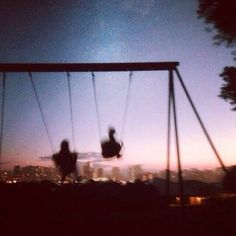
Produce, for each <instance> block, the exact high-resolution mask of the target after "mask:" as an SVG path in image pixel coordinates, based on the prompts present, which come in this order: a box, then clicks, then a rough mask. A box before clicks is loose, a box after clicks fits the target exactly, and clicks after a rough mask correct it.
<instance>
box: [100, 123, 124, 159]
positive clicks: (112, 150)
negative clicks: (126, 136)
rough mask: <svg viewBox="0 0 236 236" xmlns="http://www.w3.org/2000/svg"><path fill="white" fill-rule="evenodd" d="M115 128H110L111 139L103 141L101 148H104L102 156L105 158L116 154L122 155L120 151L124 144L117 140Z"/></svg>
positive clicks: (117, 155)
mask: <svg viewBox="0 0 236 236" xmlns="http://www.w3.org/2000/svg"><path fill="white" fill-rule="evenodd" d="M115 132H116V131H115V129H114V128H112V127H111V128H109V131H108V135H109V139H108V140H105V141H102V143H101V148H102V156H103V157H104V158H110V157H114V156H116V157H117V158H120V157H121V154H120V151H121V148H122V146H123V144H122V142H121V144H120V143H119V142H117V141H116V139H115V137H114V135H115Z"/></svg>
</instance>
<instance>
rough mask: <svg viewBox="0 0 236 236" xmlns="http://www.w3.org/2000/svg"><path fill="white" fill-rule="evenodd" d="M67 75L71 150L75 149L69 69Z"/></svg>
mask: <svg viewBox="0 0 236 236" xmlns="http://www.w3.org/2000/svg"><path fill="white" fill-rule="evenodd" d="M66 76H67V85H68V92H69V103H70V121H71V135H72V145H73V150H75V132H74V130H75V129H74V119H73V110H72V96H71V74H70V72H69V71H67V73H66Z"/></svg>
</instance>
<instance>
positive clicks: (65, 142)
mask: <svg viewBox="0 0 236 236" xmlns="http://www.w3.org/2000/svg"><path fill="white" fill-rule="evenodd" d="M61 151H62V152H65V151H66V152H68V151H69V142H68V140H66V139H64V140H62V141H61Z"/></svg>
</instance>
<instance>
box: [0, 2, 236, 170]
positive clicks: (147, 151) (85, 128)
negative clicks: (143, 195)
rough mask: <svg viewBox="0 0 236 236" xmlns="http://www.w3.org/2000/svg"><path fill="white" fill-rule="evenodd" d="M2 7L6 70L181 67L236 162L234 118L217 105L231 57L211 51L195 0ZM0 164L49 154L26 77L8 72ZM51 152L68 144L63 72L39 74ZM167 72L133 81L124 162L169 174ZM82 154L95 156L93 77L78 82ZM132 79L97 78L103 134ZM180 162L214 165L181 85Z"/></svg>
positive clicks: (118, 113) (117, 116)
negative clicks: (50, 65)
mask: <svg viewBox="0 0 236 236" xmlns="http://www.w3.org/2000/svg"><path fill="white" fill-rule="evenodd" d="M0 3H1V8H0V42H1V46H0V63H13V62H133V61H147V62H148V61H179V62H180V72H181V74H182V76H183V78H184V80H185V81H186V85H187V87H188V88H189V90H190V92H191V94H192V96H193V99H194V101H195V103H196V105H197V107H198V109H199V111H200V113H201V115H202V117H203V120H204V121H205V123H206V125H207V127H208V128H209V131H210V133H212V136H213V137H214V138H213V140H214V141H215V142H216V145H217V146H219V149H220V153H222V155H223V159H225V160H226V164H227V163H230V164H232V163H234V158H235V157H234V153H235V145H234V144H233V140H235V138H236V129H235V121H236V118H235V113H233V112H231V111H230V106H229V104H227V103H226V102H224V101H223V100H221V99H219V98H218V97H217V95H218V93H219V88H220V86H221V83H222V81H221V79H220V78H219V77H218V74H219V73H220V72H221V70H222V68H223V67H224V66H226V65H232V64H233V61H232V58H231V55H230V51H229V50H227V49H226V48H224V47H216V46H214V45H213V44H212V41H211V35H210V34H209V33H207V32H206V31H205V25H204V24H203V22H202V21H201V20H199V19H197V14H196V10H197V1H196V0H178V1H177V0H176V1H174V0H146V1H140V0H119V1H118V0H117V1H113V0H99V1H98V0H97V1H95V0H94V1H90V0H84V1H79V0H64V1H63V0H55V1H52V0H51V1H46V0H43V1H39V0H34V1H30V0H25V1H20V0H18V1H5V0H1V1H0ZM7 76H8V80H7V94H6V116H5V120H6V121H5V126H4V139H3V161H5V162H8V161H9V162H11V163H16V162H17V161H18V162H19V163H26V162H27V163H32V164H33V163H34V164H35V163H39V162H37V161H38V160H39V158H38V157H39V156H47V155H48V154H50V149H49V145H48V140H47V137H46V134H45V131H44V128H43V126H42V122H41V118H40V114H39V111H38V107H37V103H36V101H35V98H34V94H33V91H32V88H31V86H30V83H29V80H28V77H27V74H8V75H7ZM33 76H34V78H35V81H36V86H37V89H38V91H39V95H40V99H41V102H42V105H43V111H44V113H45V116H46V119H47V123H48V125H49V127H50V135H51V137H52V142H53V146H54V149H55V150H58V147H59V143H60V141H61V139H62V138H69V139H70V138H71V133H70V118H69V106H68V104H69V103H68V91H67V89H66V80H65V75H64V74H62V73H61V74H54V75H52V74H34V75H33ZM166 78H167V73H150V72H147V73H134V83H133V85H132V90H131V102H130V107H129V113H128V118H127V124H126V125H127V126H126V133H125V138H124V139H125V142H126V155H125V157H124V161H123V162H122V163H126V162H132V163H146V162H147V163H151V164H152V165H157V166H163V163H164V160H165V140H166V110H167V107H166V106H167V83H166ZM72 85H73V88H72V93H73V96H72V98H73V109H74V116H75V117H74V118H75V123H76V125H75V127H76V149H77V150H79V151H81V152H86V151H99V138H98V128H97V124H96V113H95V105H94V98H93V91H92V84H91V75H90V74H86V73H82V74H77V73H76V74H73V75H72ZM127 85H128V73H99V74H97V89H98V102H99V109H100V115H101V123H102V134H103V136H105V135H106V129H107V126H108V125H109V124H113V125H114V126H115V127H116V128H117V131H118V136H119V127H120V123H121V120H122V114H123V107H124V101H125V93H126V89H127ZM176 88H177V105H178V111H179V123H180V136H181V143H183V145H182V149H183V150H182V153H183V159H184V163H186V165H187V166H190V165H191V166H195V165H197V166H213V165H216V163H217V162H216V161H215V157H214V155H213V154H212V151H211V150H210V148H209V145H208V144H207V142H206V140H205V137H204V136H203V135H202V132H201V130H200V128H199V126H198V124H197V121H196V119H195V117H194V116H193V115H192V111H191V109H190V108H189V105H188V104H187V103H186V99H185V98H184V96H183V92H182V91H181V90H180V88H179V86H178V84H177V86H176Z"/></svg>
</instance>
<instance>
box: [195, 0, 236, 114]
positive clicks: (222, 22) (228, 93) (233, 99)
mask: <svg viewBox="0 0 236 236" xmlns="http://www.w3.org/2000/svg"><path fill="white" fill-rule="evenodd" d="M197 13H198V16H199V18H203V19H204V20H205V23H206V24H207V25H208V27H207V30H208V31H209V32H212V33H213V34H214V35H213V42H214V43H215V44H216V45H221V44H225V46H226V47H230V48H234V47H235V46H236V24H235V22H236V1H235V0H199V5H198V10H197ZM232 55H233V56H234V60H236V50H233V51H232ZM220 76H221V77H222V78H223V80H224V83H223V85H222V87H221V91H220V95H219V97H221V98H223V99H225V100H226V101H229V102H230V104H231V105H232V106H233V108H232V110H234V111H236V106H235V105H236V67H225V68H224V70H223V72H222V73H221V74H220Z"/></svg>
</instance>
